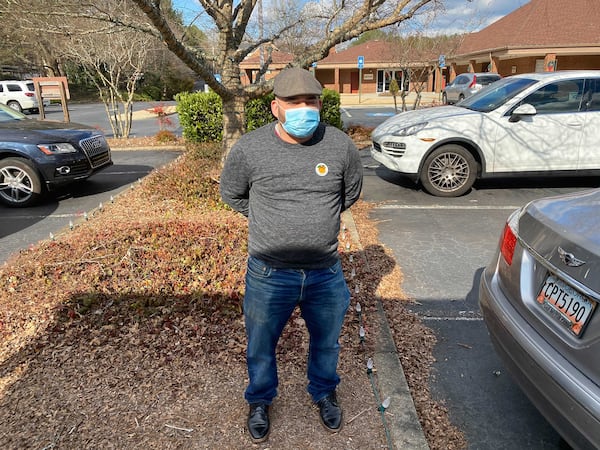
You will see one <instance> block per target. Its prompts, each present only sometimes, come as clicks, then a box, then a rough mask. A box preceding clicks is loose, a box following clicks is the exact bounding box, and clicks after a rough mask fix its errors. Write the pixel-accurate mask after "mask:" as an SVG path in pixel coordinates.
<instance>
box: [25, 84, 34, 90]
mask: <svg viewBox="0 0 600 450" xmlns="http://www.w3.org/2000/svg"><path fill="white" fill-rule="evenodd" d="M25 86H27V89H28V90H30V91H31V92H35V86H34V85H33V82H29V83H25Z"/></svg>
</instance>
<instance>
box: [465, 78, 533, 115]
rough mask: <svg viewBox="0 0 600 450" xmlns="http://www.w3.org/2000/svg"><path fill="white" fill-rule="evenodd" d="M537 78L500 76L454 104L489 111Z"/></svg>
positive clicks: (474, 109)
mask: <svg viewBox="0 0 600 450" xmlns="http://www.w3.org/2000/svg"><path fill="white" fill-rule="evenodd" d="M536 82H537V80H532V79H529V78H502V79H501V80H498V81H495V82H494V83H492V84H490V85H488V86H487V87H485V88H483V89H482V90H480V91H479V92H477V93H475V94H473V95H472V96H471V97H467V98H466V99H465V100H463V101H462V102H460V103H459V104H457V105H456V106H458V107H461V108H467V109H471V110H473V111H479V112H490V111H493V110H494V109H496V108H498V107H499V106H501V105H503V104H504V103H506V102H507V101H509V100H510V99H511V98H513V97H514V96H515V95H517V94H518V93H519V92H522V91H523V90H525V89H527V88H528V87H529V86H531V85H532V84H534V83H536Z"/></svg>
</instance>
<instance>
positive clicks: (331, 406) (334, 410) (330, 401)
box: [317, 391, 342, 433]
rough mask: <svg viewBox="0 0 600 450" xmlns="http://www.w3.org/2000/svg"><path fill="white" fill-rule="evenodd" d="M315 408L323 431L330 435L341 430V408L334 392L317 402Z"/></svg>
mask: <svg viewBox="0 0 600 450" xmlns="http://www.w3.org/2000/svg"><path fill="white" fill-rule="evenodd" d="M317 406H318V407H319V417H320V419H321V423H322V424H323V426H324V427H325V429H327V431H331V432H332V433H336V432H338V431H340V430H341V429H342V408H340V406H339V405H338V401H337V396H336V395H335V391H333V392H332V393H330V394H329V395H327V397H325V398H322V399H321V400H319V401H318V402H317Z"/></svg>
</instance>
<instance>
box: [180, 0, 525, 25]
mask: <svg viewBox="0 0 600 450" xmlns="http://www.w3.org/2000/svg"><path fill="white" fill-rule="evenodd" d="M269 1H270V0H263V9H265V10H266V9H267V8H268V3H269ZM300 1H307V0H300ZM313 1H314V0H313ZM526 3H529V0H445V1H444V4H445V5H446V6H445V8H446V12H445V13H443V14H441V15H439V16H438V17H436V19H435V21H434V22H433V23H432V25H431V27H432V28H434V29H438V30H445V31H448V32H450V33H454V32H464V31H477V30H479V29H481V28H484V27H485V26H487V25H489V24H490V23H492V22H494V21H496V20H498V19H499V18H501V17H502V16H505V15H506V14H508V13H510V12H512V11H514V10H515V9H517V8H519V7H520V6H523V5H525V4H526ZM173 5H174V6H175V8H176V9H178V10H180V11H182V12H183V13H184V17H185V18H186V19H187V20H190V19H191V18H193V17H194V16H195V15H196V14H197V13H198V12H200V11H201V7H200V6H199V4H198V2H197V0H173Z"/></svg>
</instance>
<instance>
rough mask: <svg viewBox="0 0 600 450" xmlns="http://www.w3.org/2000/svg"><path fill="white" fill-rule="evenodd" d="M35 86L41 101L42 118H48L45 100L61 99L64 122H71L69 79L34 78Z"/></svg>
mask: <svg viewBox="0 0 600 450" xmlns="http://www.w3.org/2000/svg"><path fill="white" fill-rule="evenodd" d="M33 86H34V87H35V93H36V95H37V97H38V101H39V109H40V118H41V119H42V120H44V119H45V118H46V111H45V110H44V100H50V99H59V100H60V104H61V106H62V109H63V113H64V121H65V122H70V121H71V117H70V115H69V108H68V106H67V100H70V99H71V94H70V93H69V83H68V81H67V77H34V78H33Z"/></svg>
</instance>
